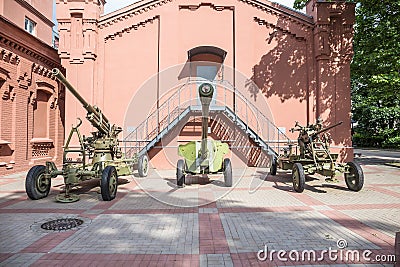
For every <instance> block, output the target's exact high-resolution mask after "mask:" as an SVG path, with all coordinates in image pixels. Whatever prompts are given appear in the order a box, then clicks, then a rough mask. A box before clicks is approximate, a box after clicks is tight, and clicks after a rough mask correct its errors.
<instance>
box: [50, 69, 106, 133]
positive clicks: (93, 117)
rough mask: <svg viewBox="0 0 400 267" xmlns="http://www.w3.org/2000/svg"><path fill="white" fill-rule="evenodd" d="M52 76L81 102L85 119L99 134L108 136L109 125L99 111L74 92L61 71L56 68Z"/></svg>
mask: <svg viewBox="0 0 400 267" xmlns="http://www.w3.org/2000/svg"><path fill="white" fill-rule="evenodd" d="M52 74H53V75H54V76H55V77H56V78H57V79H58V80H59V81H60V82H61V83H62V84H64V86H65V87H66V88H68V90H69V91H70V92H71V93H72V94H73V95H74V96H75V97H76V98H77V99H78V100H79V102H81V104H82V105H83V107H84V108H85V109H86V110H87V115H86V118H87V119H88V120H89V121H90V123H91V124H92V125H93V127H95V128H96V129H97V130H98V131H99V132H100V133H101V134H103V135H108V134H109V133H110V123H109V121H108V119H107V118H106V117H105V116H104V115H103V113H102V112H101V110H100V109H99V108H98V107H96V106H94V107H93V106H92V105H90V104H89V103H88V102H86V100H85V99H84V98H83V97H82V96H81V95H80V94H79V93H78V92H77V91H76V90H75V88H74V87H73V86H72V85H71V84H70V83H69V82H68V81H67V79H66V78H65V77H64V75H63V74H62V73H61V71H60V70H59V69H57V68H54V69H53V70H52Z"/></svg>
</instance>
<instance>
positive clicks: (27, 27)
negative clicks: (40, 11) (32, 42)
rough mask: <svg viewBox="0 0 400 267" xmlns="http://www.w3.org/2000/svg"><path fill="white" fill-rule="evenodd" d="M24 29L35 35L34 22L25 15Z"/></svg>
mask: <svg viewBox="0 0 400 267" xmlns="http://www.w3.org/2000/svg"><path fill="white" fill-rule="evenodd" d="M25 30H26V31H27V32H29V33H30V34H32V35H36V23H35V22H34V21H33V20H31V19H29V18H27V17H25Z"/></svg>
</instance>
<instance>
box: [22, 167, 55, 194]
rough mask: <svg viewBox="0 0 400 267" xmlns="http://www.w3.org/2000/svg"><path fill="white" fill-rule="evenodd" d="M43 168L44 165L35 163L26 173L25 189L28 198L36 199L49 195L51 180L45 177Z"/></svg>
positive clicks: (44, 168)
mask: <svg viewBox="0 0 400 267" xmlns="http://www.w3.org/2000/svg"><path fill="white" fill-rule="evenodd" d="M45 170H46V167H45V166H43V165H36V166H33V167H32V168H31V169H30V170H29V172H28V174H27V175H26V180H25V190H26V194H27V195H28V197H29V198H30V199H33V200H37V199H41V198H45V197H47V196H48V195H49V192H50V187H51V180H50V179H46V178H45V176H44V174H45Z"/></svg>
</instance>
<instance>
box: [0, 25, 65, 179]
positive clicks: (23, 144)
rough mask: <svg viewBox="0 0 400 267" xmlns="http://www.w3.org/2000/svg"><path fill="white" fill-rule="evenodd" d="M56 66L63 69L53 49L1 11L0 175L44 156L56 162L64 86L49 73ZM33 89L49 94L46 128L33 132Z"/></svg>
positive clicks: (24, 168)
mask: <svg viewBox="0 0 400 267" xmlns="http://www.w3.org/2000/svg"><path fill="white" fill-rule="evenodd" d="M55 67H57V68H60V69H62V66H61V62H60V59H59V57H58V54H57V51H56V50H54V49H53V48H52V47H50V46H48V45H47V44H45V43H43V42H41V41H40V40H38V39H37V38H35V37H34V36H31V35H30V34H28V33H26V32H25V31H23V30H22V29H20V28H18V27H17V26H16V25H14V24H12V23H11V22H10V21H8V20H6V19H4V18H3V17H0V86H1V87H0V97H1V98H0V111H1V113H0V176H1V175H7V174H11V173H14V172H20V171H27V170H28V169H29V168H30V167H32V166H33V165H36V164H44V163H45V161H46V160H53V161H55V162H56V164H61V161H62V145H63V142H64V90H63V87H62V86H61V85H60V84H59V83H58V82H57V80H56V79H55V78H54V77H53V76H52V74H51V69H52V68H55ZM38 90H41V91H43V92H45V93H46V94H47V95H48V96H49V97H48V102H47V106H46V109H47V112H44V113H43V114H44V116H46V117H47V120H46V119H45V120H43V118H42V121H44V122H46V121H47V125H44V126H43V127H45V128H46V129H47V130H46V131H45V133H44V134H42V135H43V136H39V137H35V138H34V135H33V131H34V119H36V120H38V121H37V122H38V124H39V125H40V122H41V118H40V116H38V114H37V113H36V114H35V112H34V111H35V109H36V108H37V101H36V97H37V92H38ZM43 114H42V116H43Z"/></svg>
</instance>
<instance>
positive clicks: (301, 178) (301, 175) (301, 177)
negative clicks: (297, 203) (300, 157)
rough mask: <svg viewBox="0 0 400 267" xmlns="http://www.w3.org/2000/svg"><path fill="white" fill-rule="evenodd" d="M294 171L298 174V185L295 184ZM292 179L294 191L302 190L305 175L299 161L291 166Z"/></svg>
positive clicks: (299, 191)
mask: <svg viewBox="0 0 400 267" xmlns="http://www.w3.org/2000/svg"><path fill="white" fill-rule="evenodd" d="M296 172H297V173H298V175H299V184H298V186H296V183H295V181H294V180H295V173H296ZM292 180H293V189H294V191H296V192H297V193H301V192H303V191H304V186H305V184H306V176H305V174H304V168H303V165H301V164H300V163H295V164H294V165H293V168H292Z"/></svg>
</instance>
